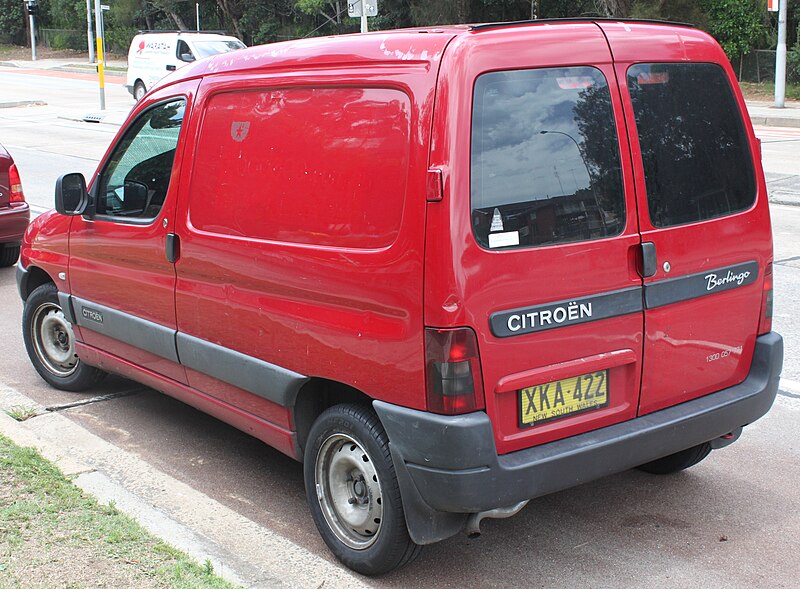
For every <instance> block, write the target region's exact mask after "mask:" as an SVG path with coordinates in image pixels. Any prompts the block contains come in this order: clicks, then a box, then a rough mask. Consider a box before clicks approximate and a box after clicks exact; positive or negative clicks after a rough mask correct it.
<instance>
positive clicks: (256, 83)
mask: <svg viewBox="0 0 800 589" xmlns="http://www.w3.org/2000/svg"><path fill="white" fill-rule="evenodd" d="M772 259H773V253H772V232H771V228H770V217H769V208H768V203H767V190H766V185H765V182H764V175H763V171H762V168H761V161H760V158H759V147H758V142H757V140H756V138H755V135H754V134H753V129H752V126H751V124H750V121H749V118H748V117H747V113H746V110H745V105H744V100H743V99H742V95H741V93H740V91H739V88H738V84H737V83H736V76H735V74H734V72H733V70H732V69H731V65H730V62H729V61H728V58H727V57H726V56H725V53H724V52H723V51H722V49H721V48H720V46H719V45H718V44H717V43H716V42H715V41H714V40H713V39H712V38H711V37H710V36H709V35H707V34H705V33H703V32H702V31H699V30H696V29H694V28H692V27H688V26H679V25H669V24H665V23H652V22H649V23H647V22H619V21H615V20H599V19H585V20H578V21H575V20H570V21H552V22H546V21H534V22H529V23H514V24H511V23H506V24H491V25H478V26H457V27H443V28H433V29H427V30H423V29H420V30H407V31H380V32H376V33H372V34H364V35H351V36H343V37H334V38H330V37H327V38H320V39H306V40H298V41H291V42H287V43H281V44H277V45H273V46H266V47H254V48H251V49H243V50H241V51H237V52H233V53H229V54H225V55H222V56H218V57H213V58H209V59H206V60H202V61H199V62H195V63H193V64H190V65H187V66H186V67H184V68H182V69H180V70H179V71H178V72H176V73H175V74H173V75H172V76H169V77H168V78H166V79H165V80H164V81H162V82H161V85H160V86H157V87H155V88H153V89H152V90H151V91H150V92H149V93H148V94H147V95H146V96H145V97H144V99H143V100H142V101H141V102H140V103H139V104H137V106H136V107H135V108H134V110H133V112H132V113H131V115H130V117H129V120H128V121H127V123H126V124H125V125H124V126H123V128H122V129H121V131H120V133H119V134H118V136H117V138H116V140H115V141H114V143H113V145H111V146H110V148H109V150H108V153H107V154H106V156H105V157H104V158H103V161H102V163H101V164H100V167H99V169H98V172H97V174H96V176H95V177H94V179H93V180H92V182H91V185H90V187H89V190H88V191H87V186H86V182H85V180H84V178H83V177H82V176H81V175H79V174H68V175H66V176H63V177H62V178H61V179H60V180H59V182H58V184H57V186H56V211H52V212H50V213H47V214H45V215H42V216H41V217H39V218H38V219H37V220H36V221H34V223H33V225H32V227H31V229H30V230H29V231H28V232H27V234H26V237H25V242H24V246H23V252H22V263H21V264H20V265H18V269H19V272H18V278H19V289H20V294H21V296H22V298H23V299H24V300H25V311H24V317H23V322H24V336H25V342H26V345H27V347H28V352H29V355H30V358H31V360H32V362H33V365H34V366H35V367H36V369H37V370H38V371H39V373H40V374H41V375H42V377H43V378H44V379H45V380H47V382H49V383H51V384H52V385H53V386H56V387H59V388H62V389H67V390H79V389H82V388H85V387H87V386H91V385H93V384H95V383H96V382H97V381H98V380H99V379H100V378H102V376H103V374H104V373H105V372H106V371H109V372H115V373H119V374H122V375H125V376H128V377H130V378H132V379H135V380H138V381H140V382H142V383H145V384H147V385H149V386H152V387H154V388H156V389H158V390H161V391H163V392H165V393H167V394H169V395H173V396H175V397H176V398H178V399H181V400H183V401H185V402H187V403H189V404H191V405H193V406H195V407H198V408H200V409H201V410H203V411H206V412H208V413H210V414H212V415H214V416H216V417H218V418H220V419H223V420H225V421H227V422H229V423H231V424H233V425H234V426H236V427H238V428H241V429H242V430H244V431H246V432H248V433H250V434H252V435H253V436H256V437H257V438H259V439H261V440H263V441H265V442H266V443H268V444H270V445H272V446H274V447H275V448H277V449H279V450H280V451H282V452H284V453H286V454H287V455H289V456H291V457H293V458H296V459H297V460H298V461H302V462H303V465H304V474H305V483H306V496H307V500H308V503H309V507H310V509H311V513H312V515H313V518H314V521H315V523H316V525H317V527H318V529H319V532H320V533H321V535H322V537H323V538H324V540H325V541H326V543H327V544H328V546H329V547H330V549H331V550H332V551H333V553H334V554H335V555H336V556H337V557H338V558H339V559H341V560H342V562H344V563H346V564H347V565H348V566H350V567H352V568H353V569H355V570H357V571H360V572H362V573H365V574H378V573H382V572H386V571H389V570H392V569H393V568H396V567H398V566H401V565H403V564H405V563H407V562H409V561H410V560H411V559H412V558H414V556H415V555H416V554H418V553H419V549H420V546H422V545H424V544H430V543H432V542H436V541H439V540H443V539H445V538H448V537H450V536H452V535H454V534H456V533H458V532H459V531H460V530H465V531H466V532H467V533H469V534H471V535H475V534H478V533H479V531H480V528H479V525H480V521H481V519H483V518H485V517H495V518H497V517H508V516H510V515H513V514H514V513H516V512H517V511H519V510H520V509H522V508H523V506H524V505H525V504H526V503H527V502H528V500H530V499H531V498H534V497H539V496H541V495H544V494H547V493H551V492H554V491H558V490H561V489H565V488H567V487H570V486H574V485H577V484H581V483H583V482H586V481H589V480H592V479H595V478H598V477H601V476H605V475H608V474H611V473H614V472H619V471H622V470H625V469H628V468H633V467H640V468H642V469H644V470H645V471H647V472H651V473H659V474H666V473H670V472H675V471H678V470H681V469H684V468H688V467H690V466H692V465H694V464H696V463H698V462H700V461H701V460H703V459H705V458H706V456H708V455H709V453H710V452H711V451H712V450H714V449H718V448H723V447H724V446H727V445H728V444H731V443H732V442H734V441H735V440H736V439H737V438H738V437H739V435H740V434H741V432H742V428H743V427H744V426H746V425H747V424H750V423H752V422H753V421H755V420H757V419H758V418H760V417H761V416H762V415H764V414H765V413H766V412H767V411H768V410H769V408H770V406H771V405H772V402H773V400H774V399H775V395H776V393H777V389H778V379H779V375H780V371H781V367H782V358H783V344H782V339H781V337H780V336H779V335H778V334H775V333H773V332H772ZM735 476H739V473H735ZM266 500H278V499H277V498H267V499H266Z"/></svg>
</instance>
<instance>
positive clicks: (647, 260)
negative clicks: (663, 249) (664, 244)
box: [642, 241, 658, 278]
mask: <svg viewBox="0 0 800 589" xmlns="http://www.w3.org/2000/svg"><path fill="white" fill-rule="evenodd" d="M657 265H658V259H657V256H656V244H654V243H653V242H652V241H644V242H642V278H650V277H651V276H653V275H654V274H655V273H656V270H657V269H658V266H657Z"/></svg>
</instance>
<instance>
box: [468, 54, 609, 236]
mask: <svg viewBox="0 0 800 589" xmlns="http://www.w3.org/2000/svg"><path fill="white" fill-rule="evenodd" d="M471 151H472V153H471V178H470V192H471V202H472V227H473V231H474V234H475V238H476V240H477V241H478V243H479V244H480V245H481V246H483V247H485V248H491V249H498V248H503V249H505V248H519V247H532V246H543V245H551V244H557V243H568V242H575V241H582V240H591V239H600V238H603V237H609V236H613V235H618V234H620V233H621V232H622V230H623V229H624V227H625V201H624V195H623V191H622V176H621V172H620V156H619V144H618V138H617V130H616V126H615V123H614V115H613V111H612V107H611V96H610V94H609V89H608V84H607V83H606V79H605V77H604V76H603V74H602V73H601V72H600V71H599V70H597V69H596V68H592V67H568V68H548V69H535V70H514V71H502V72H491V73H486V74H483V75H481V76H480V77H478V79H477V80H476V83H475V90H474V95H473V118H472V146H471Z"/></svg>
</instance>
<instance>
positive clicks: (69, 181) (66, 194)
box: [56, 172, 89, 215]
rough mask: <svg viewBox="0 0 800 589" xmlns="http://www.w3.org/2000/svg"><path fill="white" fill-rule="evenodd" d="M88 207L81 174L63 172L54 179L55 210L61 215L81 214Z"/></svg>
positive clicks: (87, 198) (84, 183) (84, 180)
mask: <svg viewBox="0 0 800 589" xmlns="http://www.w3.org/2000/svg"><path fill="white" fill-rule="evenodd" d="M88 207H89V193H88V192H87V191H86V179H85V178H84V177H83V174H79V173H77V172H73V173H72V174H64V175H63V176H61V177H60V178H59V179H58V180H56V211H58V212H59V213H61V214H62V215H82V214H83V213H84V212H86V209H87V208H88Z"/></svg>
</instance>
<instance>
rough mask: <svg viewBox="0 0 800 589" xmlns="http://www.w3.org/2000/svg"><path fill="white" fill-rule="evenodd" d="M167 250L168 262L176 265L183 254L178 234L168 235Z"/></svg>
mask: <svg viewBox="0 0 800 589" xmlns="http://www.w3.org/2000/svg"><path fill="white" fill-rule="evenodd" d="M166 250H167V252H166V253H167V262H169V263H170V264H174V263H175V262H176V261H177V260H178V256H179V255H180V253H181V251H180V250H181V240H180V238H179V237H178V236H177V235H176V234H174V233H167V243H166Z"/></svg>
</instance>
